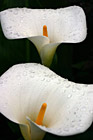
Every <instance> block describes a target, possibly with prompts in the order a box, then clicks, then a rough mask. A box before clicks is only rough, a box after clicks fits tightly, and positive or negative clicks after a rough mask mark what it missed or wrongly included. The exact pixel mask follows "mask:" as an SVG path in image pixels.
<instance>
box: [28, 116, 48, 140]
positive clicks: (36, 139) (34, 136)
mask: <svg viewBox="0 0 93 140" xmlns="http://www.w3.org/2000/svg"><path fill="white" fill-rule="evenodd" d="M27 120H28V122H29V125H30V127H31V140H42V139H43V138H44V136H45V133H46V131H44V130H42V129H40V128H39V127H37V126H36V125H35V124H34V123H33V122H32V121H31V120H30V118H29V117H27Z"/></svg>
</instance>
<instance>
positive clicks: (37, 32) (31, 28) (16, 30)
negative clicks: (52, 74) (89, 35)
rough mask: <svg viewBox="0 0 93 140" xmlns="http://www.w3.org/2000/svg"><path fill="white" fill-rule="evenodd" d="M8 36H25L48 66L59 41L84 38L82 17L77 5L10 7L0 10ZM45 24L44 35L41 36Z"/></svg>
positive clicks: (84, 23) (83, 18) (15, 37)
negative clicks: (30, 7)
mask: <svg viewBox="0 0 93 140" xmlns="http://www.w3.org/2000/svg"><path fill="white" fill-rule="evenodd" d="M0 19H1V25H2V29H3V32H4V35H5V36H6V37H7V38H8V39H20V38H28V39H29V40H30V41H32V42H33V43H34V45H35V46H36V48H37V50H38V53H39V55H40V57H41V60H42V63H43V64H44V65H46V66H50V65H51V63H52V59H53V56H54V54H55V51H56V49H57V47H58V46H59V44H61V43H78V42H81V41H83V40H84V39H85V37H86V32H87V29H86V17H85V14H84V11H83V9H82V8H81V7H79V6H70V7H67V8H60V9H56V10H53V9H27V8H12V9H8V10H5V11H2V12H1V13H0ZM44 25H46V26H47V32H48V37H46V36H44V35H43V26H44Z"/></svg>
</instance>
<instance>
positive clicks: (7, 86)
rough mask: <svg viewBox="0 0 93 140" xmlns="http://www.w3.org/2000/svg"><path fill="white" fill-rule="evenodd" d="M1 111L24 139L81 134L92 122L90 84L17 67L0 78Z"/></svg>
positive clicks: (30, 66)
mask: <svg viewBox="0 0 93 140" xmlns="http://www.w3.org/2000/svg"><path fill="white" fill-rule="evenodd" d="M0 112H1V113H2V114H3V115H4V116H6V117H7V118H8V119H9V120H11V121H13V122H15V123H18V124H19V126H20V129H21V132H22V134H23V136H24V138H25V140H42V139H43V137H44V135H45V133H46V132H49V133H52V134H55V135H58V136H68V135H74V134H78V133H82V132H84V131H85V130H87V129H88V128H89V126H90V125H91V123H92V121H93V85H87V84H77V83H74V82H71V81H68V80H66V79H64V78H62V77H60V76H58V75H57V74H55V73H54V72H52V71H51V70H50V69H48V68H47V67H45V66H43V65H40V64H35V63H28V64H19V65H15V66H13V67H12V68H10V69H9V70H8V71H7V72H5V73H4V74H3V75H2V76H1V78H0Z"/></svg>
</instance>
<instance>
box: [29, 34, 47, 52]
mask: <svg viewBox="0 0 93 140" xmlns="http://www.w3.org/2000/svg"><path fill="white" fill-rule="evenodd" d="M29 40H30V41H32V42H33V44H34V45H35V47H36V48H37V50H38V52H39V54H40V51H41V49H42V47H43V46H44V45H46V44H49V38H48V37H45V36H35V37H31V38H29Z"/></svg>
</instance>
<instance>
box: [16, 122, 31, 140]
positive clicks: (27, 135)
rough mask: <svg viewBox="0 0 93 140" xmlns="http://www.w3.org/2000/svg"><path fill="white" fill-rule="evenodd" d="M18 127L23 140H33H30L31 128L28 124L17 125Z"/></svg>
mask: <svg viewBox="0 0 93 140" xmlns="http://www.w3.org/2000/svg"><path fill="white" fill-rule="evenodd" d="M19 127H20V130H21V133H22V135H23V137H24V139H25V140H33V139H31V127H30V126H29V125H28V124H19Z"/></svg>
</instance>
